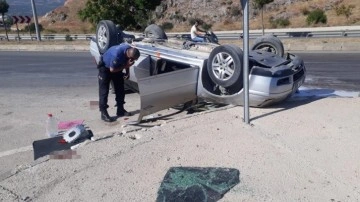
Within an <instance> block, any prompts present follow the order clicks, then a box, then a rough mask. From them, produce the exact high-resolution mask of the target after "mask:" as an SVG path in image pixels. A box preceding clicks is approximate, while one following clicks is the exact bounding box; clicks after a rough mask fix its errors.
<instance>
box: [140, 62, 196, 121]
mask: <svg viewBox="0 0 360 202" xmlns="http://www.w3.org/2000/svg"><path fill="white" fill-rule="evenodd" d="M198 74H199V68H198V67H189V68H187V69H181V70H177V71H172V72H168V73H163V74H158V75H154V76H149V77H145V78H141V79H139V80H138V86H139V92H140V100H141V108H140V115H139V117H138V122H140V121H141V120H142V118H143V117H144V116H147V115H150V114H153V113H155V112H158V111H161V110H163V109H168V108H170V107H173V106H176V105H179V104H182V103H185V102H188V101H191V100H194V99H196V97H197V96H196V88H197V80H198Z"/></svg>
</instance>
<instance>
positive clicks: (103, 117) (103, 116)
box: [101, 110, 116, 122]
mask: <svg viewBox="0 0 360 202" xmlns="http://www.w3.org/2000/svg"><path fill="white" fill-rule="evenodd" d="M101 120H103V121H105V122H114V121H115V120H116V119H114V118H112V117H111V116H109V114H108V112H107V111H106V110H104V111H102V112H101Z"/></svg>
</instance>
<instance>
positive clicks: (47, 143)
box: [33, 130, 93, 160]
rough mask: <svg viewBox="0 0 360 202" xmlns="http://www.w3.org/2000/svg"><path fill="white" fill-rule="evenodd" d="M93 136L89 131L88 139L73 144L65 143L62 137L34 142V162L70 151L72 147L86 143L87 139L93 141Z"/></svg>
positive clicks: (78, 140) (80, 139)
mask: <svg viewBox="0 0 360 202" xmlns="http://www.w3.org/2000/svg"><path fill="white" fill-rule="evenodd" d="M92 136H93V133H92V131H91V130H88V135H87V136H86V137H81V138H79V139H77V140H75V141H74V142H72V143H66V142H65V143H64V141H63V137H62V136H56V137H52V138H47V139H42V140H36V141H34V142H33V149H34V160H36V159H38V158H41V157H43V156H46V155H49V154H52V153H54V152H56V151H64V150H70V148H71V147H72V146H74V145H76V144H79V143H81V142H84V141H85V140H87V139H91V137H92Z"/></svg>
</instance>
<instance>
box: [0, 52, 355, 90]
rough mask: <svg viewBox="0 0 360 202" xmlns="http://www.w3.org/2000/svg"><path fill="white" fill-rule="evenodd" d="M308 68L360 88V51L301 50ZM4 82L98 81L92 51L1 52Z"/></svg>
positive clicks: (330, 83)
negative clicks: (314, 51) (311, 51)
mask: <svg viewBox="0 0 360 202" xmlns="http://www.w3.org/2000/svg"><path fill="white" fill-rule="evenodd" d="M297 54H298V55H300V56H301V57H302V58H303V59H304V61H305V65H306V68H307V79H306V81H305V84H304V85H305V86H312V87H321V88H331V89H336V90H348V91H360V60H359V54H358V53H297ZM0 61H1V63H0V86H1V88H9V87H10V88H12V87H23V86H28V87H45V86H50V87H53V86H57V87H70V86H89V85H94V84H95V85H96V83H94V81H95V80H96V79H95V77H96V72H97V70H96V67H95V65H94V63H93V59H92V57H91V56H90V54H89V53H88V52H0Z"/></svg>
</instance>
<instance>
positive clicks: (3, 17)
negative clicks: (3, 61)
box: [0, 0, 9, 41]
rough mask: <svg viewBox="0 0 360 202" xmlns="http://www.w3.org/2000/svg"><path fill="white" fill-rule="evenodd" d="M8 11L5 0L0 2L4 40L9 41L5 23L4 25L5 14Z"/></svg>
mask: <svg viewBox="0 0 360 202" xmlns="http://www.w3.org/2000/svg"><path fill="white" fill-rule="evenodd" d="M8 11H9V4H8V3H7V2H6V0H0V13H1V17H2V22H3V25H4V27H5V33H6V39H7V40H8V41H9V36H8V33H7V29H6V25H7V23H5V13H7V12H8Z"/></svg>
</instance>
